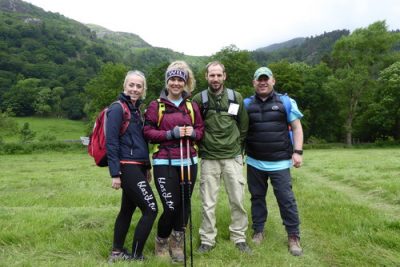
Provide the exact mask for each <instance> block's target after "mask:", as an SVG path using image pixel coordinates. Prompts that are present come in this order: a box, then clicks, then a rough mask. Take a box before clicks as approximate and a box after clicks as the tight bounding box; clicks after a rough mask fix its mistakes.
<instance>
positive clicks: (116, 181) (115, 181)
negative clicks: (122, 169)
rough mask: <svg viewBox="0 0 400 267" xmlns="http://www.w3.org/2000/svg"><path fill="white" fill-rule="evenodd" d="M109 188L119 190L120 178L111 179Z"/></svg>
mask: <svg viewBox="0 0 400 267" xmlns="http://www.w3.org/2000/svg"><path fill="white" fill-rule="evenodd" d="M111 187H112V188H114V189H115V190H118V189H120V188H121V178H119V177H114V178H112V182H111Z"/></svg>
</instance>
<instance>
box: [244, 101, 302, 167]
mask: <svg viewBox="0 0 400 267" xmlns="http://www.w3.org/2000/svg"><path fill="white" fill-rule="evenodd" d="M290 103H291V104H292V107H291V110H290V113H289V114H288V116H287V118H288V122H289V123H290V122H292V121H294V120H297V119H301V118H302V117H303V114H302V113H301V112H300V110H299V107H298V106H297V103H296V101H295V100H294V99H291V98H290ZM246 163H247V164H248V165H250V166H252V167H254V168H256V169H259V170H261V171H279V170H284V169H289V168H290V167H292V165H293V163H292V160H291V159H288V160H279V161H265V160H257V159H254V158H252V157H249V156H247V158H246Z"/></svg>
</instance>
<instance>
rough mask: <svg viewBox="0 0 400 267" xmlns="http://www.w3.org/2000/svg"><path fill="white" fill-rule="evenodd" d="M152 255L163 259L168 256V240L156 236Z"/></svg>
mask: <svg viewBox="0 0 400 267" xmlns="http://www.w3.org/2000/svg"><path fill="white" fill-rule="evenodd" d="M154 254H155V255H156V256H157V257H163V258H164V257H168V256H169V248H168V238H161V237H158V236H156V242H155V245H154Z"/></svg>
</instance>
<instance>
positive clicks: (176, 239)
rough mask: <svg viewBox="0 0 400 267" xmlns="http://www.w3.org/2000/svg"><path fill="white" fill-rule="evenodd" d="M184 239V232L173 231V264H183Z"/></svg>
mask: <svg viewBox="0 0 400 267" xmlns="http://www.w3.org/2000/svg"><path fill="white" fill-rule="evenodd" d="M183 237H184V232H183V231H182V232H180V231H179V232H178V231H175V230H172V233H171V237H170V238H169V254H170V255H171V258H172V261H173V262H183V261H184V259H185V258H184V255H183Z"/></svg>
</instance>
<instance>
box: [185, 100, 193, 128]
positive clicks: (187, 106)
mask: <svg viewBox="0 0 400 267" xmlns="http://www.w3.org/2000/svg"><path fill="white" fill-rule="evenodd" d="M186 108H187V109H188V111H189V114H190V118H191V119H192V124H193V125H194V111H193V104H192V101H190V100H189V99H186Z"/></svg>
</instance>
